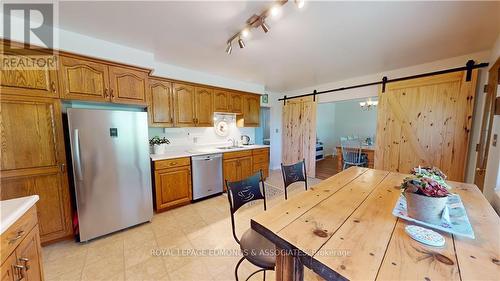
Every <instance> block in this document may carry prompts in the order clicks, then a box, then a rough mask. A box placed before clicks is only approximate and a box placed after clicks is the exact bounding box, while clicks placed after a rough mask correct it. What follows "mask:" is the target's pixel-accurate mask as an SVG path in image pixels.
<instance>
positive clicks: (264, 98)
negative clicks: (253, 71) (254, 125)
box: [261, 94, 269, 103]
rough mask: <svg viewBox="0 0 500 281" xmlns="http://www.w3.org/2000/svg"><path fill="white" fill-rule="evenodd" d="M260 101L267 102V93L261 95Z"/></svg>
mask: <svg viewBox="0 0 500 281" xmlns="http://www.w3.org/2000/svg"><path fill="white" fill-rule="evenodd" d="M261 99H262V103H268V102H269V96H268V95H267V94H263V95H262V96H261Z"/></svg>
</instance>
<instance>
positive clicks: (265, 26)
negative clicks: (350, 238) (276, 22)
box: [260, 20, 269, 33]
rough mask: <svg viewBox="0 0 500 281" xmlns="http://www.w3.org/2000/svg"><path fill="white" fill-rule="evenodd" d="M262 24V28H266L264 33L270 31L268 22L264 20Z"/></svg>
mask: <svg viewBox="0 0 500 281" xmlns="http://www.w3.org/2000/svg"><path fill="white" fill-rule="evenodd" d="M260 26H261V27H262V30H264V33H268V32H269V26H268V25H267V24H266V22H265V21H264V20H262V23H261V24H260Z"/></svg>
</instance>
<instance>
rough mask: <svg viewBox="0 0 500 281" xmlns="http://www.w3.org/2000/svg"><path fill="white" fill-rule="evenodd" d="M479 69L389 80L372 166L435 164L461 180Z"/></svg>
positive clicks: (380, 110) (406, 167)
mask: <svg viewBox="0 0 500 281" xmlns="http://www.w3.org/2000/svg"><path fill="white" fill-rule="evenodd" d="M476 81H477V70H474V71H473V72H472V79H471V81H466V72H465V71H463V72H454V73H448V74H441V75H435V76H431V77H425V78H418V79H412V80H407V81H401V82H395V83H389V84H388V85H387V86H386V90H385V93H379V105H378V113H377V115H378V116H377V136H376V138H377V141H376V150H375V168H376V169H382V170H387V171H397V172H401V173H409V172H410V170H411V168H413V167H415V166H418V165H422V166H436V167H439V168H440V169H441V170H442V171H443V172H444V173H445V174H447V175H448V179H449V180H453V181H460V182H462V181H464V178H465V168H466V161H467V154H468V143H469V136H470V129H471V121H472V112H473V109H474V108H473V107H474V98H475V92H476V91H475V89H476Z"/></svg>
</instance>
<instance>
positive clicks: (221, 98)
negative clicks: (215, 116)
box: [214, 90, 229, 112]
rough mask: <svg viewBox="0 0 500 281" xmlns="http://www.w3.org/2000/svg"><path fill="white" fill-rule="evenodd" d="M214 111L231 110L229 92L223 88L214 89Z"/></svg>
mask: <svg viewBox="0 0 500 281" xmlns="http://www.w3.org/2000/svg"><path fill="white" fill-rule="evenodd" d="M214 111H215V112H228V111H229V93H228V92H226V91H222V90H215V91H214Z"/></svg>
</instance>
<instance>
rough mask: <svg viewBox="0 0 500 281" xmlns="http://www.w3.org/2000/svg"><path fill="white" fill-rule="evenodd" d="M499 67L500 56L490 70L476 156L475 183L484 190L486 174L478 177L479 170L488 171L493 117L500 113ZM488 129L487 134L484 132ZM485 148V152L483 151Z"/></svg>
mask: <svg viewBox="0 0 500 281" xmlns="http://www.w3.org/2000/svg"><path fill="white" fill-rule="evenodd" d="M499 68H500V57H498V58H497V60H496V62H495V63H494V64H493V66H491V68H490V69H489V71H488V89H487V92H486V100H485V104H484V109H483V120H482V123H481V131H480V134H479V143H478V150H477V156H476V167H475V170H474V183H475V184H476V185H477V186H478V187H479V189H480V190H481V191H483V187H484V175H483V176H482V180H480V181H479V180H478V178H476V177H477V176H478V173H479V172H481V171H482V172H485V171H486V165H487V163H488V154H489V150H490V140H491V132H492V129H493V118H494V115H498V114H500V98H499V97H496V95H497V87H498V84H499V73H498V72H499ZM484 131H486V132H487V133H486V136H485V135H483V134H482V132H484ZM483 150H484V153H481V151H483Z"/></svg>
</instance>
